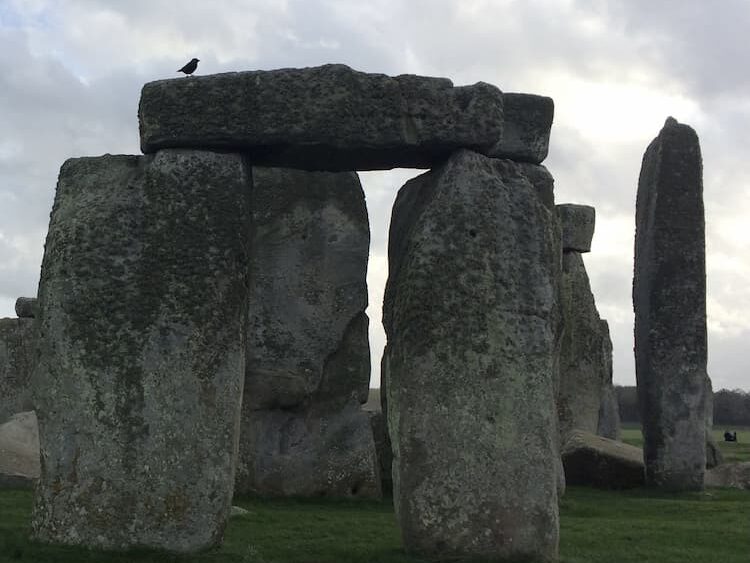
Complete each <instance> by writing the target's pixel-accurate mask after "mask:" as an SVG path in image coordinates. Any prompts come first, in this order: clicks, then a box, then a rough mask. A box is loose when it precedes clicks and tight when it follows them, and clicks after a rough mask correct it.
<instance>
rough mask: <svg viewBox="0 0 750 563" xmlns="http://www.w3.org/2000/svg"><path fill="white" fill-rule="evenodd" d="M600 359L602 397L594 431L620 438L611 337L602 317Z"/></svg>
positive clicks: (604, 435)
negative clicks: (602, 367) (613, 378)
mask: <svg viewBox="0 0 750 563" xmlns="http://www.w3.org/2000/svg"><path fill="white" fill-rule="evenodd" d="M600 323H601V335H602V359H603V361H604V373H603V375H604V380H603V382H602V383H603V386H602V398H601V403H600V405H599V424H598V426H597V430H596V433H597V435H599V436H603V437H604V438H609V439H610V440H619V439H620V438H621V427H620V406H619V404H618V402H617V393H616V392H615V387H614V384H613V383H612V339H611V338H610V336H609V324H607V321H605V320H604V319H602V320H601V321H600Z"/></svg>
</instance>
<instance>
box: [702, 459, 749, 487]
mask: <svg viewBox="0 0 750 563" xmlns="http://www.w3.org/2000/svg"><path fill="white" fill-rule="evenodd" d="M705 485H706V487H722V488H730V489H745V490H750V461H744V462H736V463H725V464H723V465H719V466H718V467H714V468H713V469H710V470H708V471H706V478H705Z"/></svg>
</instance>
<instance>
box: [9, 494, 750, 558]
mask: <svg viewBox="0 0 750 563" xmlns="http://www.w3.org/2000/svg"><path fill="white" fill-rule="evenodd" d="M235 502H236V504H238V505H239V506H242V507H243V508H246V509H247V510H249V511H250V514H248V515H246V516H243V517H239V518H235V519H233V520H232V521H231V523H230V526H229V529H228V530H227V537H226V542H225V544H224V546H223V547H222V548H221V549H219V550H216V551H212V552H208V553H204V554H200V555H196V556H191V557H177V556H173V555H167V554H163V553H154V552H130V553H120V554H112V553H107V554H104V553H100V552H93V551H87V550H82V549H75V548H60V547H51V546H45V545H40V544H34V543H30V542H29V541H28V540H27V539H26V538H27V536H28V532H29V530H28V520H29V513H30V508H31V493H30V492H26V491H0V562H2V563H15V562H39V563H126V562H128V563H129V562H143V563H177V562H180V563H230V562H232V563H234V562H242V563H291V562H294V563H354V562H356V563H368V562H369V563H418V562H422V561H423V560H422V559H419V558H415V557H411V556H408V555H406V554H405V553H404V552H403V550H402V548H401V544H400V539H399V533H398V528H397V526H396V520H395V517H394V514H393V505H392V504H391V502H389V501H383V502H355V501H330V500H328V501H324V500H316V501H301V500H273V501H271V500H258V499H239V500H236V501H235ZM749 521H750V491H729V490H711V491H708V492H705V493H700V494H698V493H694V494H681V495H659V494H655V493H653V492H650V491H645V490H636V491H629V492H605V491H596V490H590V489H583V488H571V489H570V490H569V491H568V493H567V494H566V495H565V497H564V499H563V502H562V506H561V538H562V539H561V544H560V550H561V561H562V563H714V562H716V563H719V562H721V563H747V562H748V560H750V535H748V530H747V523H748V522H749Z"/></svg>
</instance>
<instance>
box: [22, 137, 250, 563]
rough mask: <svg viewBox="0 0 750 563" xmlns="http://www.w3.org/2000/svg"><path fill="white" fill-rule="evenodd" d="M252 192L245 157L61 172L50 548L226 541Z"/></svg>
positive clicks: (53, 286)
mask: <svg viewBox="0 0 750 563" xmlns="http://www.w3.org/2000/svg"><path fill="white" fill-rule="evenodd" d="M249 181H250V177H249V173H248V170H247V168H246V166H245V165H244V163H243V159H242V158H241V157H240V156H238V155H235V154H219V153H213V152H205V151H192V150H166V151H160V152H158V153H157V154H155V155H153V156H145V157H144V156H109V155H105V156H102V157H98V158H79V159H72V160H69V161H67V162H66V163H65V164H64V165H63V167H62V169H61V171H60V177H59V180H58V185H57V194H56V197H55V204H54V207H53V210H52V215H51V220H50V227H49V233H48V235H47V243H46V247H45V254H44V260H43V264H42V273H41V281H40V285H39V309H40V318H38V319H37V321H38V322H39V331H40V337H39V338H40V350H41V355H40V369H38V370H37V372H36V373H37V374H42V373H43V374H44V377H43V378H41V377H40V378H38V380H37V381H35V384H34V387H35V391H36V395H37V415H38V418H39V428H40V442H41V462H42V469H41V478H40V483H39V486H38V489H37V494H36V498H35V502H34V508H33V515H32V530H33V536H34V537H35V538H36V539H37V540H41V541H45V542H53V543H62V544H78V545H85V546H91V547H97V548H105V549H126V548H132V547H135V546H146V547H152V548H159V549H166V550H171V551H177V552H189V551H194V550H198V549H205V548H208V547H211V546H214V545H217V544H218V543H219V542H220V541H221V539H222V536H223V531H224V527H225V525H226V522H227V518H228V516H229V510H230V507H231V498H232V486H233V482H234V470H235V463H236V455H237V436H238V426H239V414H240V402H241V399H242V386H243V380H244V369H245V356H244V331H245V323H244V320H245V317H246V309H245V304H246V299H247V287H246V277H247V276H246V264H247V256H246V244H247V238H248V234H247V227H248V224H249V203H248V194H249V192H250V185H249ZM35 379H36V378H35Z"/></svg>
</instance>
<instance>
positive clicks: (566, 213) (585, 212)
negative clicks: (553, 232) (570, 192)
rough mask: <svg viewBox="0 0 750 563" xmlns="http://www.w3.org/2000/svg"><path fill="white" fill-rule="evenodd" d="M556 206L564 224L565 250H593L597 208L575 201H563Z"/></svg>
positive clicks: (563, 247) (563, 244) (563, 242)
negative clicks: (578, 203)
mask: <svg viewBox="0 0 750 563" xmlns="http://www.w3.org/2000/svg"><path fill="white" fill-rule="evenodd" d="M555 208H556V209H557V216H558V217H559V218H560V224H561V225H562V249H563V252H569V251H571V250H572V251H575V252H591V240H592V239H593V238H594V225H595V223H596V210H595V209H594V208H593V207H591V206H590V205H576V204H574V203H563V204H560V205H556V206H555Z"/></svg>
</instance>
